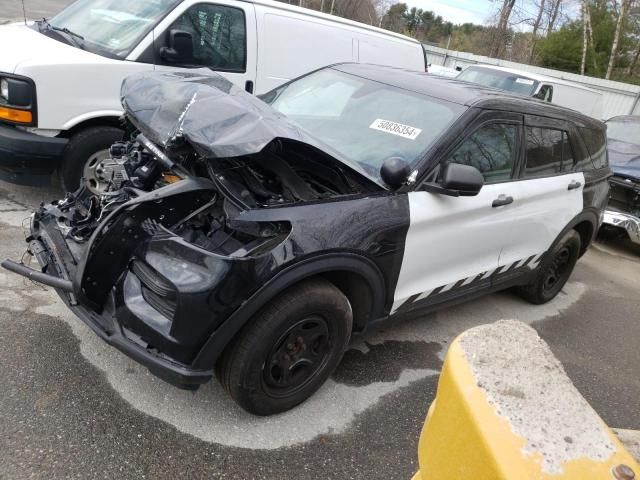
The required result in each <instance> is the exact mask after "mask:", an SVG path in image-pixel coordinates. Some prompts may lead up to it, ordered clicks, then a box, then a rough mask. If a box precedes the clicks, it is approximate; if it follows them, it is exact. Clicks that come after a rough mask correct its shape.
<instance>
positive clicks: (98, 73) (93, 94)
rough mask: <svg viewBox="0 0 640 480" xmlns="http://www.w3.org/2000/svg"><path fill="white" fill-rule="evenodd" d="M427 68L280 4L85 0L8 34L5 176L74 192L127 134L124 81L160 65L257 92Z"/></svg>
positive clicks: (334, 22)
mask: <svg viewBox="0 0 640 480" xmlns="http://www.w3.org/2000/svg"><path fill="white" fill-rule="evenodd" d="M345 61H348V62H354V61H355V62H361V63H376V64H386V65H392V66H397V67H401V68H406V69H411V70H420V71H425V66H426V61H425V54H424V50H423V48H422V45H421V44H420V43H419V42H417V41H416V40H413V39H411V38H408V37H405V36H403V35H399V34H395V33H392V32H388V31H386V30H382V29H379V28H375V27H371V26H368V25H364V24H361V23H357V22H353V21H349V20H346V19H342V18H339V17H335V16H331V15H327V14H323V13H320V12H316V11H313V10H308V9H304V8H299V7H295V6H291V5H287V4H284V3H280V2H275V1H271V0H147V1H144V2H143V1H131V0H77V1H76V2H75V3H73V4H71V5H70V6H69V7H67V8H66V9H64V10H63V11H61V12H60V13H59V14H58V15H56V16H54V17H52V18H50V19H48V21H47V20H41V21H36V22H33V23H29V24H14V25H9V26H4V27H0V86H1V87H2V88H1V89H0V176H1V177H2V178H4V179H6V180H9V181H12V182H15V183H23V184H31V185H37V184H46V183H49V181H50V178H51V176H52V173H53V172H54V171H58V172H59V173H60V177H61V179H62V182H63V186H64V187H65V188H67V189H73V188H75V187H76V186H77V185H78V184H79V180H80V178H81V177H83V176H84V177H85V178H86V179H87V182H88V185H89V186H90V188H93V189H98V184H97V183H96V182H95V181H94V179H95V169H96V168H97V167H98V165H99V163H100V160H102V159H104V158H106V157H107V154H108V148H109V146H110V145H111V144H112V143H113V142H114V141H116V140H119V139H121V137H122V134H123V132H122V130H121V129H120V123H119V120H118V118H119V116H120V115H121V106H120V84H121V82H122V80H123V79H124V78H125V77H126V76H128V75H130V74H132V73H136V72H140V71H145V70H152V69H189V70H191V71H201V72H203V73H207V72H211V71H215V72H218V73H220V74H221V75H223V76H225V77H226V78H228V79H229V80H231V81H232V82H234V83H235V84H237V85H239V86H241V87H242V88H244V89H246V90H247V91H249V92H252V93H256V94H260V93H264V92H266V91H269V90H271V89H273V88H274V87H277V86H278V85H280V84H282V83H284V82H286V81H288V80H290V79H293V78H295V77H297V76H299V75H302V74H303V73H306V72H308V71H310V70H314V69H317V68H319V67H322V66H325V65H328V64H332V63H337V62H345Z"/></svg>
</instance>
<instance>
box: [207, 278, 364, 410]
mask: <svg viewBox="0 0 640 480" xmlns="http://www.w3.org/2000/svg"><path fill="white" fill-rule="evenodd" d="M352 323H353V314H352V311H351V305H350V304H349V301H348V300H347V298H346V297H345V296H344V295H343V294H342V292H341V291H340V290H338V289H337V288H336V287H335V286H333V285H332V284H331V283H329V282H328V281H325V280H308V281H304V282H302V283H300V284H299V285H296V286H294V287H292V288H291V289H289V290H287V291H286V292H284V293H283V294H281V295H280V296H279V297H277V298H276V299H274V300H273V301H271V302H270V304H269V305H268V306H266V307H265V308H264V309H263V310H262V311H260V313H258V314H257V316H255V317H254V318H253V319H252V321H251V322H250V323H249V325H248V326H247V327H245V329H244V330H243V331H242V332H241V333H240V334H239V336H238V337H237V339H235V340H234V343H233V344H232V345H230V347H229V348H227V350H226V351H225V353H224V354H223V356H222V358H221V359H220V361H219V362H218V364H217V365H216V373H217V376H218V379H219V380H220V383H222V385H223V386H224V388H225V389H226V390H227V391H228V392H229V394H230V395H231V397H232V398H233V399H234V400H235V401H236V402H237V403H238V404H239V405H240V406H241V407H242V408H243V409H245V410H246V411H247V412H249V413H252V414H254V415H261V416H264V415H273V414H276V413H280V412H284V411H286V410H289V409H291V408H293V407H295V406H296V405H298V404H300V403H302V402H304V401H305V400H306V399H307V398H309V397H310V396H311V395H312V394H313V393H314V392H315V391H316V390H317V389H318V388H320V386H321V385H322V384H323V383H324V382H325V381H326V380H327V378H329V376H330V375H331V374H332V373H333V371H334V370H335V368H336V367H337V366H338V364H339V363H340V360H341V359H342V355H343V353H344V351H345V349H346V347H347V344H348V342H349V338H350V336H351V326H352Z"/></svg>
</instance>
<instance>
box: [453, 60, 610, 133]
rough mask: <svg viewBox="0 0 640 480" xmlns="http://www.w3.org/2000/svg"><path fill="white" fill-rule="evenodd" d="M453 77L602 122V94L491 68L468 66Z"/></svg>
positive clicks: (542, 76)
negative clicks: (569, 110) (546, 103)
mask: <svg viewBox="0 0 640 480" xmlns="http://www.w3.org/2000/svg"><path fill="white" fill-rule="evenodd" d="M457 78H458V80H464V81H466V82H473V83H479V84H481V85H486V86H487V87H494V88H499V89H501V90H506V91H509V92H513V93H517V94H520V95H526V96H528V97H534V98H538V99H540V100H544V101H547V102H551V103H555V104H556V105H560V106H561V107H567V108H571V109H573V110H576V111H578V112H580V113H583V114H585V115H589V116H590V117H593V118H595V119H597V120H602V108H603V99H602V93H600V92H598V91H596V90H592V89H590V88H587V87H583V86H581V85H576V84H575V83H571V82H567V81H565V80H560V79H559V78H554V77H548V76H546V75H536V74H535V73H531V72H525V71H522V70H516V69H513V68H504V67H497V66H493V65H472V66H470V67H467V68H466V69H465V70H464V71H463V72H461V73H460V75H458V77H457Z"/></svg>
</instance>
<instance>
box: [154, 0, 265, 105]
mask: <svg viewBox="0 0 640 480" xmlns="http://www.w3.org/2000/svg"><path fill="white" fill-rule="evenodd" d="M172 29H175V30H182V31H186V32H189V33H191V35H192V37H193V56H194V59H193V62H190V64H189V65H188V66H184V65H176V64H174V63H172V62H170V61H168V60H167V59H165V58H162V56H161V55H160V54H159V53H158V52H159V50H160V48H161V47H163V46H168V42H169V31H170V30H172ZM153 35H154V45H155V48H154V51H155V59H156V69H159V70H176V69H181V70H185V71H192V72H202V73H210V72H212V71H213V72H216V73H219V74H220V75H222V76H223V77H225V78H227V79H228V80H230V81H231V82H233V83H235V84H236V85H237V86H239V87H240V88H244V89H245V90H247V91H249V92H251V93H253V91H254V85H255V81H256V58H257V43H256V17H255V11H254V6H253V4H252V3H249V2H242V1H234V0H220V1H216V2H212V1H194V0H187V1H186V2H183V3H182V4H180V5H178V6H177V7H176V9H175V10H174V11H173V12H172V13H171V14H170V15H169V16H167V18H166V19H165V20H163V21H162V22H161V23H160V24H159V25H158V27H156V29H155V30H154V33H153Z"/></svg>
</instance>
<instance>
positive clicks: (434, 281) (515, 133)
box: [393, 112, 523, 312]
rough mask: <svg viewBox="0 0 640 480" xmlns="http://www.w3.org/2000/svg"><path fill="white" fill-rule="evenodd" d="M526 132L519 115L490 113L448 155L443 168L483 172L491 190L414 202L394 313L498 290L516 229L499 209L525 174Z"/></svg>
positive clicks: (413, 197)
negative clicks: (507, 243)
mask: <svg viewBox="0 0 640 480" xmlns="http://www.w3.org/2000/svg"><path fill="white" fill-rule="evenodd" d="M522 128H523V118H522V116H521V115H519V114H514V113H508V112H484V113H482V114H481V115H480V117H479V118H477V119H476V120H475V121H474V124H473V125H471V126H470V128H468V130H467V131H468V132H469V133H468V134H466V135H464V136H463V137H462V138H461V139H460V140H459V141H458V142H456V143H454V144H453V145H451V147H450V148H449V149H448V151H447V152H446V153H445V154H444V155H443V157H442V160H441V162H440V165H442V164H443V163H447V162H451V163H461V164H465V165H471V166H474V167H476V168H478V169H479V170H480V171H481V172H482V174H483V176H484V179H485V185H484V186H483V187H482V189H481V190H480V193H479V194H478V195H477V196H474V197H452V196H446V195H442V194H437V193H430V192H427V191H423V190H422V191H421V189H420V188H418V189H417V191H414V192H411V193H409V194H408V195H409V210H410V225H409V230H408V232H407V239H406V243H405V251H404V255H403V261H402V266H401V268H400V275H399V278H398V283H397V287H396V293H395V297H394V307H393V311H394V312H404V311H408V310H412V309H414V308H419V307H423V306H428V305H431V304H436V303H440V302H444V301H447V300H449V299H451V298H453V297H456V296H462V295H465V294H467V293H469V292H473V291H478V290H484V289H487V288H489V287H490V286H491V277H492V275H493V274H494V273H495V272H496V270H497V268H498V266H499V256H500V253H501V250H502V248H503V245H504V237H505V235H507V234H508V232H509V231H511V230H512V229H513V228H514V223H515V222H514V216H513V214H512V211H511V210H510V209H509V206H508V205H507V206H505V207H500V206H499V205H502V204H503V203H501V202H505V199H506V195H507V194H509V193H510V192H511V191H512V190H513V189H514V188H513V187H512V185H513V183H514V180H513V179H514V177H515V176H517V174H518V173H519V171H518V168H519V165H520V162H519V159H520V155H521V151H522V148H521V137H522ZM436 171H437V170H436ZM436 174H437V173H436V172H434V173H433V175H436Z"/></svg>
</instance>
